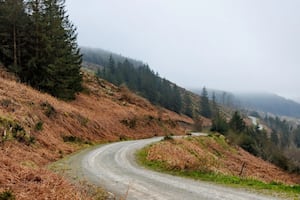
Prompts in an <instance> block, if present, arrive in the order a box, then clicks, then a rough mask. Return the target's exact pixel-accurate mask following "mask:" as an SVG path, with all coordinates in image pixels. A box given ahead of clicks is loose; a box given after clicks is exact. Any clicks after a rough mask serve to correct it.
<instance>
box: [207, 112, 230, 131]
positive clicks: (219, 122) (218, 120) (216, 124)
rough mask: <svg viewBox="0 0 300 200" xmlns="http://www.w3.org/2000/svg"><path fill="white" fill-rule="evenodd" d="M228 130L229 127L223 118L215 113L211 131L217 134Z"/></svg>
mask: <svg viewBox="0 0 300 200" xmlns="http://www.w3.org/2000/svg"><path fill="white" fill-rule="evenodd" d="M228 129H229V126H228V124H227V122H226V119H225V117H223V116H222V115H221V114H220V113H219V112H218V113H216V115H215V116H214V118H213V120H212V127H211V131H214V132H219V133H222V134H224V133H226V132H227V131H228Z"/></svg>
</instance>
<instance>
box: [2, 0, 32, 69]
mask: <svg viewBox="0 0 300 200" xmlns="http://www.w3.org/2000/svg"><path fill="white" fill-rule="evenodd" d="M28 20H29V19H28V16H27V15H26V13H25V5H24V3H23V0H6V1H3V0H2V1H0V59H1V60H2V62H3V63H4V64H5V65H7V66H8V67H9V69H10V70H11V71H13V72H15V73H20V66H21V65H22V64H23V61H24V59H25V57H26V49H25V46H26V37H25V33H26V28H28V22H29V21H28Z"/></svg>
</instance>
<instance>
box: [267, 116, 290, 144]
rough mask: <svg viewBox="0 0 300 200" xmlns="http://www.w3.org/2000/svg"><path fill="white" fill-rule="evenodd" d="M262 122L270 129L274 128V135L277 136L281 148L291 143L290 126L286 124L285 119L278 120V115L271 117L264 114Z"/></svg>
mask: <svg viewBox="0 0 300 200" xmlns="http://www.w3.org/2000/svg"><path fill="white" fill-rule="evenodd" d="M264 122H265V123H266V124H267V125H268V126H269V127H270V128H271V129H272V130H276V135H277V138H278V142H277V143H278V145H279V146H280V147H281V148H287V147H289V146H290V145H291V142H292V141H291V138H292V131H291V126H290V125H289V124H288V122H287V121H286V120H280V119H279V118H278V117H275V118H273V117H268V116H266V117H265V118H264ZM273 137H275V136H273ZM273 139H275V138H273ZM275 140H276V139H275Z"/></svg>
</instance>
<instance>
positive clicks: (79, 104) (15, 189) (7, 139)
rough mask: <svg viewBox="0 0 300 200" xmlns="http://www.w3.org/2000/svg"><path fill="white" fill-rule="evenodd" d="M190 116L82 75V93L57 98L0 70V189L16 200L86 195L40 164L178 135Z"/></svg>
mask: <svg viewBox="0 0 300 200" xmlns="http://www.w3.org/2000/svg"><path fill="white" fill-rule="evenodd" d="M182 123H183V124H190V123H192V120H191V119H189V118H186V117H183V116H179V115H177V114H175V113H173V112H170V111H167V110H164V109H158V108H157V107H155V106H153V105H151V104H150V103H149V102H148V101H146V100H145V99H143V98H140V97H138V96H136V95H134V94H132V93H131V92H130V91H128V90H127V89H125V88H118V87H115V86H114V85H111V84H109V83H107V82H105V81H103V80H99V79H96V78H95V77H94V76H92V75H90V74H87V73H85V74H84V91H83V93H81V94H79V95H78V96H77V98H76V100H75V101H72V102H64V101H60V100H58V99H56V98H53V97H52V96H49V95H47V94H42V93H40V92H38V91H36V90H34V89H32V88H31V87H28V86H26V85H23V84H20V83H18V82H17V81H16V80H15V78H14V77H13V76H11V75H10V74H8V73H6V72H5V71H4V70H3V69H1V73H0V134H1V137H0V139H1V144H0V193H1V192H3V191H9V190H10V191H11V192H12V193H13V194H15V195H16V197H17V199H35V198H36V197H37V196H38V197H39V199H82V198H83V199H88V195H87V194H86V191H79V190H78V189H77V188H75V186H72V185H71V184H70V183H68V182H67V181H65V180H64V179H63V178H61V177H59V176H57V175H55V174H53V173H51V172H49V171H47V170H46V169H44V167H45V166H46V165H47V164H49V163H50V162H53V161H55V160H58V159H60V158H62V157H63V156H64V155H66V154H70V153H72V152H74V151H76V150H78V149H79V148H80V147H82V145H83V144H89V143H96V142H104V141H117V140H120V139H127V138H135V139H137V138H145V137H151V136H154V135H165V134H168V133H177V134H180V133H183V132H184V128H182V127H181V126H179V124H182Z"/></svg>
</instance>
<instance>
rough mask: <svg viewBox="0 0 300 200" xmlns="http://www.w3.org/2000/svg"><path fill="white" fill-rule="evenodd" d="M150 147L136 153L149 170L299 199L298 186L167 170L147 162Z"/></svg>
mask: <svg viewBox="0 0 300 200" xmlns="http://www.w3.org/2000/svg"><path fill="white" fill-rule="evenodd" d="M150 147H151V146H148V147H145V148H143V149H141V150H140V151H138V152H137V153H136V158H137V161H138V163H139V164H141V165H142V166H145V167H147V168H149V169H151V170H154V171H158V172H162V173H167V174H171V175H175V176H182V177H186V178H191V179H195V180H201V181H208V182H213V183H217V184H222V185H225V186H231V187H236V188H245V189H250V190H255V191H258V192H261V193H266V194H272V195H277V196H281V197H284V198H292V199H299V198H300V185H294V186H290V185H285V184H281V183H276V182H272V183H264V182H262V181H259V180H254V179H249V178H243V177H238V176H230V175H223V174H217V173H212V172H202V171H196V170H169V168H168V167H167V165H166V163H164V162H160V161H149V160H147V155H148V151H149V149H150Z"/></svg>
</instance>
